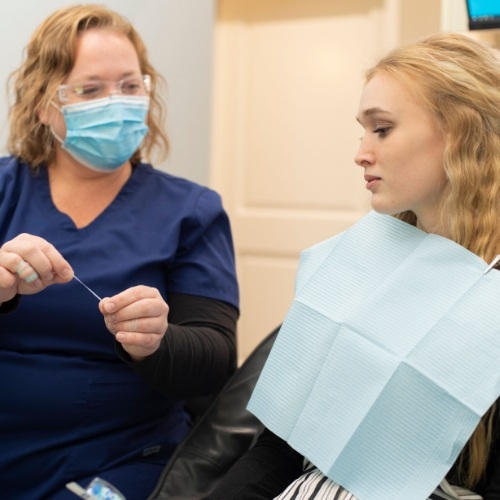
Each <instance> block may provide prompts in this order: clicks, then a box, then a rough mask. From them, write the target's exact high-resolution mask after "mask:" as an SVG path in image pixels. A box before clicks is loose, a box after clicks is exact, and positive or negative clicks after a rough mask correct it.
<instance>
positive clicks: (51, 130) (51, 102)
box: [49, 101, 64, 145]
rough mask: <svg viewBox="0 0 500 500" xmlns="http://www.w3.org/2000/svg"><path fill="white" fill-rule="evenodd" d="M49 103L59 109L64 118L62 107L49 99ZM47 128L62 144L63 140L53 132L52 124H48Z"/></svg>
mask: <svg viewBox="0 0 500 500" xmlns="http://www.w3.org/2000/svg"><path fill="white" fill-rule="evenodd" d="M50 104H51V105H52V106H54V108H56V109H57V111H59V113H61V115H62V116H63V118H64V115H63V112H62V109H61V107H60V106H58V105H57V104H56V103H55V102H54V101H50ZM49 130H50V132H51V134H52V135H53V136H54V137H55V138H56V139H57V140H58V141H59V143H60V144H61V145H62V144H64V141H63V140H62V139H61V138H60V137H59V136H58V135H57V134H56V133H55V131H54V129H53V128H52V125H49Z"/></svg>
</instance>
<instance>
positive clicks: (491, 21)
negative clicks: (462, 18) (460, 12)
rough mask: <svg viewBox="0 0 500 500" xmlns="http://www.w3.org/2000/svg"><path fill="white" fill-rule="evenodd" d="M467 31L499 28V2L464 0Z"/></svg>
mask: <svg viewBox="0 0 500 500" xmlns="http://www.w3.org/2000/svg"><path fill="white" fill-rule="evenodd" d="M466 2H467V12H468V15H469V29H471V30H483V29H493V28H500V0H466Z"/></svg>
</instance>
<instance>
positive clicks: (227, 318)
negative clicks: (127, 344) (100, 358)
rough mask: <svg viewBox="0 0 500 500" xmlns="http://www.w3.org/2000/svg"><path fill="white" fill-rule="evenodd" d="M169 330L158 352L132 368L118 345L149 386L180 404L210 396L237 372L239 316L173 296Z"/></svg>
mask: <svg viewBox="0 0 500 500" xmlns="http://www.w3.org/2000/svg"><path fill="white" fill-rule="evenodd" d="M168 305H169V308H170V313H169V326H168V329H167V332H166V334H165V336H164V337H163V339H162V342H161V344H160V347H159V349H158V350H157V351H156V352H155V353H153V354H152V355H150V356H148V357H147V358H145V359H143V360H141V361H139V362H133V361H132V360H131V358H130V356H129V355H128V354H127V352H126V351H125V350H124V349H123V347H122V346H121V345H120V344H119V343H116V351H117V354H118V356H119V357H120V359H122V361H124V362H125V363H127V364H128V365H129V366H130V367H131V368H132V369H133V370H134V371H135V372H136V373H137V374H138V375H139V376H140V377H142V378H143V379H144V380H146V381H147V383H148V384H149V385H151V386H152V387H153V388H155V389H156V390H157V391H159V392H161V393H162V394H165V395H168V396H170V397H173V398H177V399H188V398H197V397H201V396H207V395H209V394H211V393H213V392H214V391H216V390H218V389H219V388H220V387H221V386H222V385H223V384H224V382H225V381H226V380H227V379H228V377H229V376H230V375H231V374H232V373H233V372H234V370H235V368H236V321H237V319H238V310H237V309H236V308H235V307H233V306H231V305H229V304H227V303H226V302H222V301H220V300H214V299H209V298H206V297H200V296H194V295H185V294H170V295H169V300H168Z"/></svg>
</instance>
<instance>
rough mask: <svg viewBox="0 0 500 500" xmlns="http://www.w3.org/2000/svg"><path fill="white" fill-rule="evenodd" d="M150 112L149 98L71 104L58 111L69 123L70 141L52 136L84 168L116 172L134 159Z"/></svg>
mask: <svg viewBox="0 0 500 500" xmlns="http://www.w3.org/2000/svg"><path fill="white" fill-rule="evenodd" d="M54 106H56V105H55V104H54ZM56 107H58V106H56ZM148 108H149V97H144V96H122V95H119V96H111V97H106V98H104V99H95V100H93V101H89V102H79V103H76V104H67V105H65V106H62V107H61V108H58V109H60V111H61V112H62V114H63V116H64V121H65V122H66V139H65V140H64V141H62V140H61V139H60V138H59V137H58V136H57V135H56V134H55V132H54V131H52V133H53V135H54V136H55V137H56V139H57V140H58V141H59V142H61V145H62V147H63V149H65V150H66V151H68V153H69V154H71V156H73V158H75V159H76V160H77V161H79V162H80V163H82V164H83V165H85V166H87V167H89V168H91V169H92V170H97V171H98V172H112V171H114V170H116V169H118V168H119V167H120V166H121V165H123V164H124V163H125V162H126V161H128V160H129V159H130V158H131V156H132V155H133V154H134V152H135V151H136V150H137V148H138V147H139V146H140V144H141V142H142V140H143V139H144V137H145V135H146V133H147V131H148V126H147V125H146V123H145V119H146V115H147V112H148Z"/></svg>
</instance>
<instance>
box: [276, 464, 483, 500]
mask: <svg viewBox="0 0 500 500" xmlns="http://www.w3.org/2000/svg"><path fill="white" fill-rule="evenodd" d="M482 498H483V497H482V496H481V495H478V494H476V493H473V492H472V491H469V490H466V489H464V488H459V487H456V486H451V485H450V484H449V483H448V482H447V481H446V480H443V481H442V482H441V484H440V485H439V487H438V488H437V489H436V490H435V491H434V492H433V493H432V495H431V496H430V497H429V498H428V500H482ZM313 499H314V500H358V499H357V497H355V496H354V495H352V494H351V493H349V492H348V491H347V490H345V489H344V488H342V486H340V485H339V484H337V483H336V482H334V481H332V480H331V479H329V478H327V477H326V476H325V475H323V474H322V473H321V472H320V471H319V470H318V469H316V467H314V466H312V465H309V466H308V467H307V469H306V470H305V472H304V474H303V475H302V476H300V477H299V478H298V479H296V480H295V481H294V482H293V483H292V484H290V486H288V488H287V489H286V490H285V491H284V492H283V493H281V494H280V495H279V496H277V497H275V499H274V500H313Z"/></svg>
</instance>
